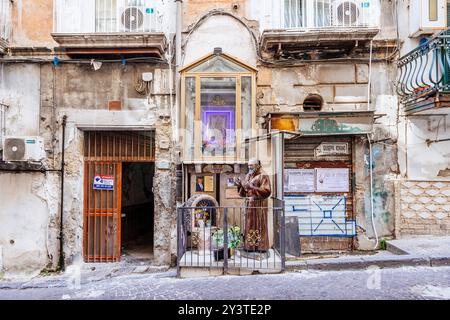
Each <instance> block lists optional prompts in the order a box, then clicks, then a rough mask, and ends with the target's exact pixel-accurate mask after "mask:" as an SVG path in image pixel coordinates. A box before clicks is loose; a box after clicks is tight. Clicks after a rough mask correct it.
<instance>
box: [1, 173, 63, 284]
mask: <svg viewBox="0 0 450 320" xmlns="http://www.w3.org/2000/svg"><path fill="white" fill-rule="evenodd" d="M58 181H59V175H58V174H57V173H46V174H44V173H1V174H0V185H2V186H7V187H3V188H2V192H1V193H0V203H1V204H2V208H1V210H0V221H1V223H0V247H2V248H3V268H4V271H5V277H9V276H13V275H14V276H17V275H25V274H27V275H30V274H35V273H38V272H39V271H41V270H43V269H45V268H52V267H55V265H56V263H57V261H58V247H57V243H58V242H57V235H58V233H57V232H58V229H57V226H58V225H59V224H58V205H59V199H58V186H59V183H58Z"/></svg>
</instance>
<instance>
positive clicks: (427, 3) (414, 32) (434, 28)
mask: <svg viewBox="0 0 450 320" xmlns="http://www.w3.org/2000/svg"><path fill="white" fill-rule="evenodd" d="M446 9H447V2H446V0H410V3H409V35H410V37H419V36H421V35H430V34H433V33H435V32H439V31H441V30H443V29H446V28H447V11H446Z"/></svg>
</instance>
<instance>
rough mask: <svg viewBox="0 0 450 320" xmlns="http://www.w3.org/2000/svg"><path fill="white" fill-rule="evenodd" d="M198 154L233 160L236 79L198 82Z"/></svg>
mask: <svg viewBox="0 0 450 320" xmlns="http://www.w3.org/2000/svg"><path fill="white" fill-rule="evenodd" d="M201 127H202V144H201V152H202V155H204V156H233V155H234V154H235V152H236V78H231V77H230V78H229V77H227V78H218V77H217V78H201Z"/></svg>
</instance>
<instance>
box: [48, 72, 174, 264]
mask: <svg viewBox="0 0 450 320" xmlns="http://www.w3.org/2000/svg"><path fill="white" fill-rule="evenodd" d="M62 68H63V69H62V70H57V73H56V79H57V81H56V83H57V87H56V93H55V101H57V102H56V105H57V106H58V108H57V116H56V118H57V119H61V118H62V116H63V115H67V117H68V120H67V121H68V127H67V138H66V139H67V141H66V145H67V149H66V159H68V160H66V162H67V163H69V162H70V165H68V167H67V168H66V169H67V174H66V188H67V193H65V212H66V213H65V216H66V217H65V221H64V225H65V235H67V236H66V243H65V254H66V258H67V261H68V262H77V261H81V254H82V245H83V243H82V239H83V237H82V235H83V212H82V208H83V185H84V180H83V179H84V175H83V172H84V166H83V164H84V162H83V152H84V151H83V141H84V140H83V130H95V128H108V129H109V130H114V129H127V128H129V129H133V128H134V129H138V128H140V129H146V130H149V129H154V130H155V132H156V136H155V141H156V168H155V176H154V182H153V185H154V190H155V213H154V214H155V216H154V221H155V228H154V237H155V238H154V257H155V259H154V261H153V262H154V263H155V264H169V263H170V262H171V254H172V255H173V254H175V252H176V250H175V246H174V245H173V244H172V243H171V233H173V232H174V230H176V227H175V214H174V210H173V207H174V204H173V199H174V194H173V193H174V188H175V183H168V181H172V180H173V174H174V168H173V155H172V126H171V118H170V115H171V109H170V105H169V102H170V99H169V86H168V81H169V77H168V70H166V69H155V68H154V67H151V66H149V65H147V64H139V65H138V64H136V65H133V64H127V65H126V66H125V67H124V66H122V65H120V64H109V65H104V67H102V68H101V69H100V70H98V71H96V72H94V71H92V70H90V68H91V67H90V66H89V67H88V66H74V65H64V66H63V67H62ZM99 71H101V72H99ZM142 72H154V82H155V85H154V86H153V92H152V96H151V97H145V96H144V97H143V96H140V95H139V94H138V93H137V92H135V90H134V84H135V80H136V79H137V77H139V75H140V74H141V73H142ZM110 100H118V101H122V106H123V108H122V111H110V110H108V101H110ZM58 130H60V128H58ZM59 136H60V131H58V132H57V135H56V137H59ZM57 139H58V138H57ZM58 157H59V154H58ZM57 162H58V161H57ZM166 165H168V166H169V169H165V167H166ZM175 243H176V242H175ZM171 249H172V251H170V250H171Z"/></svg>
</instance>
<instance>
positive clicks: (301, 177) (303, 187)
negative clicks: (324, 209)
mask: <svg viewBox="0 0 450 320" xmlns="http://www.w3.org/2000/svg"><path fill="white" fill-rule="evenodd" d="M314 183H315V170H314V169H286V170H285V176H284V192H314V190H315V188H314Z"/></svg>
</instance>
